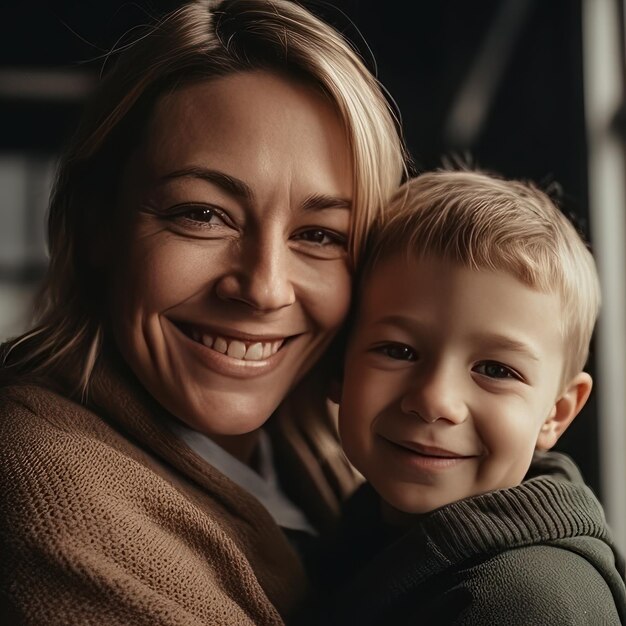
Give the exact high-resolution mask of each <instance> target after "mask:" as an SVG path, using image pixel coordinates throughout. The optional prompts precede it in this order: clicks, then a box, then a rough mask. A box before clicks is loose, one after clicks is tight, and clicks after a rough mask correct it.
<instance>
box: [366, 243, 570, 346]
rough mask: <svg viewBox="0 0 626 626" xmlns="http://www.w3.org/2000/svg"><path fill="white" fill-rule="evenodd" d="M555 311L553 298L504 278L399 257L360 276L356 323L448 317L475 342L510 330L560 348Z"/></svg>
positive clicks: (439, 262)
mask: <svg viewBox="0 0 626 626" xmlns="http://www.w3.org/2000/svg"><path fill="white" fill-rule="evenodd" d="M561 308H562V304H561V297H560V295H559V294H554V293H546V292H543V291H541V290H539V289H535V288H533V287H530V286H528V285H526V284H524V283H523V282H522V281H520V280H519V279H518V278H516V277H515V276H513V275H512V274H510V273H507V272H504V271H500V270H490V269H484V270H474V269H470V268H467V267H465V266H463V265H462V264H459V263H456V262H453V261H450V260H448V259H445V258H437V257H434V256H432V255H429V256H420V255H417V254H407V253H405V252H402V251H400V252H393V253H390V254H387V255H385V256H384V257H381V258H379V259H378V260H377V262H376V263H375V264H373V265H372V266H371V268H370V270H369V272H368V273H367V275H364V277H363V279H362V281H361V285H360V293H359V298H358V301H357V320H358V319H360V320H364V319H368V320H370V321H372V320H375V319H377V318H380V317H386V318H387V317H388V318H394V317H397V316H398V314H399V315H401V316H402V315H403V316H406V317H409V318H410V317H412V316H413V317H424V319H428V320H429V323H438V322H441V324H443V323H444V321H446V323H450V322H449V320H448V318H449V317H450V318H456V321H457V323H456V324H455V327H458V326H460V325H461V324H460V322H461V321H463V322H464V323H465V324H464V325H465V326H467V327H470V326H471V327H473V328H474V327H475V328H476V329H481V328H484V329H485V331H484V332H482V331H481V332H478V331H477V332H476V333H475V334H476V336H477V337H478V336H480V335H484V336H485V337H488V336H489V335H490V333H489V332H488V331H490V330H493V331H494V332H493V333H492V334H493V335H494V336H496V337H498V336H500V337H504V336H505V335H506V333H504V332H497V329H498V328H511V333H513V331H514V330H515V329H516V328H519V329H520V331H521V330H523V331H524V332H525V333H526V334H527V335H528V336H534V335H537V336H541V337H543V338H546V337H549V336H551V335H554V336H556V337H558V339H559V345H562V341H561V339H562V337H561V331H562V328H561V318H562V311H561ZM432 316H434V317H432ZM470 322H472V324H471V325H470ZM514 343H515V342H514V341H511V342H510V344H511V346H512V345H513V344H514ZM551 343H553V342H551ZM553 347H554V345H553Z"/></svg>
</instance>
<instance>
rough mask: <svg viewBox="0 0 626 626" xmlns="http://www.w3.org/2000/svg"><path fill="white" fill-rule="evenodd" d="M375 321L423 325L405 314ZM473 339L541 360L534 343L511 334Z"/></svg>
mask: <svg viewBox="0 0 626 626" xmlns="http://www.w3.org/2000/svg"><path fill="white" fill-rule="evenodd" d="M374 323H375V324H376V325H379V324H381V325H385V324H389V325H391V326H399V327H401V328H404V329H406V330H408V331H411V330H415V328H416V326H417V327H421V325H420V324H419V323H417V322H416V321H415V320H414V319H412V318H410V317H405V316H404V315H385V316H384V317H381V318H379V319H377V320H376V321H375V322H374ZM472 340H473V341H475V342H477V343H481V344H482V345H483V346H485V347H486V348H487V349H490V350H509V351H511V352H518V353H520V354H522V355H524V356H526V357H528V358H529V359H532V360H533V361H539V360H540V359H539V356H538V355H537V353H536V352H535V350H534V349H533V347H532V345H530V344H529V343H528V342H526V341H521V340H519V339H514V338H513V337H510V336H509V335H502V334H500V333H477V334H475V335H474V336H473V337H472Z"/></svg>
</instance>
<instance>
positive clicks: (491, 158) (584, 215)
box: [0, 0, 626, 498]
mask: <svg viewBox="0 0 626 626" xmlns="http://www.w3.org/2000/svg"><path fill="white" fill-rule="evenodd" d="M588 1H589V0H588ZM590 1H593V0H590ZM178 4H180V3H179V2H172V1H171V0H170V1H167V2H166V1H161V0H159V1H157V0H151V1H147V0H136V1H135V2H132V3H131V2H120V1H119V0H108V1H107V2H88V1H84V0H83V1H67V2H48V3H39V4H37V3H33V2H28V3H26V2H19V3H18V2H8V3H7V2H4V3H3V4H2V7H1V9H0V190H1V191H2V193H0V250H1V252H0V285H3V286H4V287H3V288H2V289H4V291H3V290H2V289H0V340H2V339H4V338H6V337H7V336H9V335H11V334H15V332H18V331H19V330H20V329H21V328H23V326H24V325H25V324H26V323H27V321H26V320H27V312H28V306H29V302H30V297H31V294H32V290H33V289H34V288H35V287H36V285H37V282H38V281H39V279H40V277H41V274H42V271H43V269H44V268H45V255H44V252H43V250H44V248H43V234H42V233H43V230H42V224H43V215H44V212H45V202H46V197H47V193H48V190H49V186H50V183H51V180H52V176H53V171H54V160H55V158H56V156H57V154H58V152H59V150H60V149H61V148H62V146H63V143H64V142H65V140H66V139H67V137H68V136H69V134H70V133H71V132H72V130H73V128H74V126H75V124H76V120H77V117H78V116H79V114H80V112H81V107H82V104H83V101H84V98H85V97H86V96H87V95H88V93H89V91H90V88H91V86H92V84H93V83H94V81H96V80H97V76H98V73H99V72H100V71H101V69H102V66H103V63H104V60H105V57H106V52H107V51H108V50H110V49H111V48H112V47H113V46H114V45H115V43H116V41H117V40H118V39H119V38H120V37H121V36H122V35H123V34H124V33H127V32H128V31H130V30H131V29H132V28H133V27H134V26H136V25H137V24H141V23H144V22H145V21H147V20H148V19H149V17H150V16H151V15H160V14H161V13H163V12H164V11H165V10H167V9H171V8H174V7H176V6H177V5H178ZM303 4H305V5H307V6H308V7H309V8H311V9H312V10H313V11H314V12H316V13H318V14H319V15H321V16H322V17H324V18H325V19H327V20H328V21H330V22H332V23H333V24H334V25H336V26H337V27H338V28H339V29H340V30H341V31H342V32H344V33H345V34H346V35H347V36H348V37H349V38H350V39H351V40H352V41H353V43H354V45H355V46H356V47H357V48H358V49H359V51H360V52H361V54H362V56H363V57H364V59H365V61H366V63H367V64H368V65H369V66H370V68H372V69H375V71H376V72H377V74H378V77H379V78H380V80H381V81H382V83H383V84H384V85H385V86H386V88H387V90H388V92H389V95H390V98H392V99H393V100H394V101H395V103H396V104H397V106H398V108H399V110H400V113H401V116H402V122H403V126H404V129H405V134H406V140H407V143H408V146H409V149H410V152H411V154H412V156H413V159H414V161H415V164H416V167H417V168H418V169H427V168H432V167H436V166H438V165H440V164H441V162H442V157H444V156H454V157H459V158H461V159H463V160H464V161H466V162H467V161H470V162H473V163H474V164H476V165H477V166H480V167H483V168H489V169H493V170H496V171H498V172H501V173H502V174H504V175H506V176H511V177H518V178H520V177H521V178H528V179H531V180H534V181H535V182H537V183H539V184H541V185H543V186H544V187H548V188H550V189H551V191H552V192H553V193H557V194H559V196H560V198H561V203H562V206H563V208H564V210H565V211H567V212H568V213H571V214H572V215H573V216H575V219H576V221H577V223H578V225H579V227H580V228H581V229H582V230H583V231H584V232H585V233H586V234H587V235H590V236H591V238H592V241H593V232H590V230H591V228H590V226H589V221H590V220H589V188H588V151H587V148H588V146H587V140H586V137H587V130H586V120H585V104H584V100H585V95H584V79H583V7H584V6H585V0H550V1H549V2H546V1H545V0H480V1H479V2H478V1H476V2H468V1H467V0H438V1H434V0H433V1H419V0H418V1H413V2H405V1H404V0H403V1H400V0H387V1H386V2H381V0H377V1H374V0H333V2H330V3H326V2H320V1H315V2H311V1H309V2H306V1H305V2H303ZM615 6H618V7H619V9H618V11H621V10H622V9H621V3H620V2H616V3H615ZM618 15H619V16H622V13H621V12H618ZM620 33H621V29H620ZM3 294H4V296H3ZM624 347H626V346H624ZM594 368H595V358H592V362H591V365H590V369H591V372H592V374H593V373H595V372H594ZM622 417H623V414H622ZM624 444H625V445H626V441H625V442H624ZM559 448H560V449H561V450H563V451H566V452H568V453H569V454H571V455H572V456H573V457H574V458H575V460H576V461H577V462H578V464H579V466H580V467H581V469H582V472H583V474H584V477H585V479H586V481H587V482H588V483H589V484H590V486H591V487H592V488H593V489H594V491H595V492H596V493H597V494H598V495H599V496H600V497H601V498H603V497H605V495H606V494H605V493H603V482H602V480H601V475H600V463H599V457H600V452H599V437H598V415H597V406H596V394H594V395H593V396H592V399H591V402H590V403H589V404H588V406H587V407H586V408H585V410H584V411H583V413H582V414H581V415H580V416H579V417H578V419H577V420H576V421H575V422H574V424H573V426H572V427H571V428H570V430H569V431H568V432H567V433H566V435H565V436H564V437H563V439H562V440H561V442H559Z"/></svg>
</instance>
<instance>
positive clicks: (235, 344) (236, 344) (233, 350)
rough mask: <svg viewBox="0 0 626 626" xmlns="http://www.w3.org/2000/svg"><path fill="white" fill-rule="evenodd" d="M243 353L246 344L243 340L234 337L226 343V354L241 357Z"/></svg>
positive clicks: (235, 357) (236, 357)
mask: <svg viewBox="0 0 626 626" xmlns="http://www.w3.org/2000/svg"><path fill="white" fill-rule="evenodd" d="M245 353H246V344H245V343H243V341H237V340H236V339H235V340H234V341H231V342H230V343H229V344H228V350H227V351H226V354H227V355H228V356H232V357H233V358H234V359H243V357H244V354H245Z"/></svg>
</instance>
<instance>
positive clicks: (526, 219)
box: [364, 170, 600, 383]
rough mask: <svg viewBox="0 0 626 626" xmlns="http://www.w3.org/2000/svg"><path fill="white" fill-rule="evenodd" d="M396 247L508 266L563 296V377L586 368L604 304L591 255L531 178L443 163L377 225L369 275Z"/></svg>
mask: <svg viewBox="0 0 626 626" xmlns="http://www.w3.org/2000/svg"><path fill="white" fill-rule="evenodd" d="M396 252H406V253H407V254H409V255H410V256H412V257H414V256H415V255H417V256H418V258H419V257H425V256H436V257H438V258H443V259H446V260H449V261H451V262H454V263H459V264H461V265H462V266H464V267H468V268H470V269H475V270H494V271H504V272H506V273H508V274H511V275H513V276H514V277H515V278H517V279H518V280H520V281H521V282H522V283H524V284H525V285H528V286H529V287H532V288H534V289H537V290H539V291H542V292H554V293H557V294H558V295H559V296H560V298H561V304H562V309H563V315H562V316H561V319H560V320H559V323H560V327H561V334H562V337H563V345H564V346H565V350H566V354H565V363H564V370H563V374H562V376H563V379H562V382H563V383H565V382H566V381H567V380H569V379H570V378H571V377H572V376H574V375H575V374H576V373H578V372H579V371H581V370H582V369H583V368H584V366H585V363H586V361H587V358H588V355H589V343H590V340H591V336H592V333H593V329H594V325H595V322H596V319H597V316H598V311H599V307H600V284H599V280H598V274H597V270H596V266H595V263H594V259H593V256H592V254H591V252H590V250H589V249H588V247H587V246H586V244H585V242H584V241H583V239H582V237H581V235H580V234H579V233H578V232H577V230H576V228H575V227H574V226H573V224H572V223H571V221H570V220H568V219H567V218H566V217H565V215H564V214H563V213H562V212H561V211H560V209H559V208H558V207H557V206H556V205H555V204H554V202H553V201H552V200H551V199H550V197H549V196H548V195H547V194H546V193H544V192H543V191H541V190H540V189H539V188H538V187H537V186H536V185H534V184H533V183H531V182H525V181H516V180H504V179H502V178H499V177H497V176H496V175H493V174H490V173H486V172H480V171H448V170H440V171H436V172H430V173H425V174H422V175H420V176H418V177H416V178H414V179H412V180H410V181H409V182H407V183H406V184H405V185H403V187H402V188H401V189H400V190H399V191H398V193H397V194H396V195H395V196H394V198H393V199H392V202H391V206H390V208H389V212H388V214H387V218H386V219H385V220H384V221H383V223H382V224H381V226H380V228H375V229H373V231H372V236H371V238H370V242H369V255H368V261H367V264H366V267H365V269H364V276H367V275H368V274H369V273H370V272H371V270H372V269H373V267H374V266H375V265H376V263H377V262H379V261H380V260H382V259H385V258H386V257H388V256H390V255H391V254H394V253H396Z"/></svg>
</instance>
